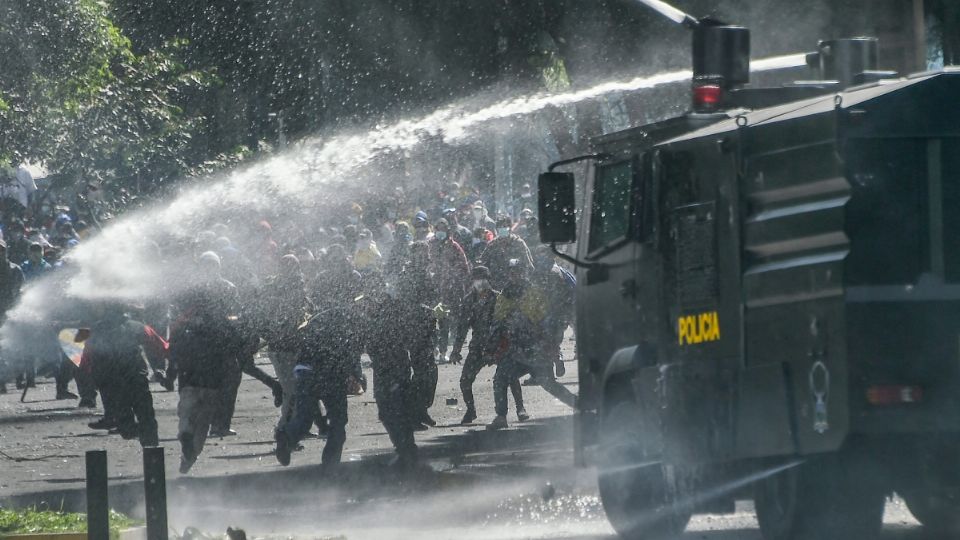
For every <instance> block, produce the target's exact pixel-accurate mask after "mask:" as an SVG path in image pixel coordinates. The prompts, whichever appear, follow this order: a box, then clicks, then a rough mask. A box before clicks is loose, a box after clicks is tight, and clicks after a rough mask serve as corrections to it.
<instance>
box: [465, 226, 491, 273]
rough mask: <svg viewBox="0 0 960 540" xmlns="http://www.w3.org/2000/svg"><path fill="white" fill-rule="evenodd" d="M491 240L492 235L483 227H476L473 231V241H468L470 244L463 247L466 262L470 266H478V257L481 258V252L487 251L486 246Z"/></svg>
mask: <svg viewBox="0 0 960 540" xmlns="http://www.w3.org/2000/svg"><path fill="white" fill-rule="evenodd" d="M492 238H493V233H492V232H490V231H488V230H486V229H484V228H483V227H477V228H476V229H474V230H473V239H472V240H470V244H468V245H466V246H463V249H464V250H465V251H466V253H467V260H469V261H470V264H471V265H476V264H480V262H479V261H480V257H481V256H483V252H484V251H485V250H486V249H487V244H488V243H489V242H490V240H491V239H492Z"/></svg>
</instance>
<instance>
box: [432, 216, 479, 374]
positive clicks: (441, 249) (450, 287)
mask: <svg viewBox="0 0 960 540" xmlns="http://www.w3.org/2000/svg"><path fill="white" fill-rule="evenodd" d="M451 235H452V232H451V230H450V224H449V223H447V220H446V219H443V218H441V219H439V220H437V223H436V225H435V226H434V236H433V240H430V242H429V244H430V260H431V262H432V266H431V271H432V273H433V276H434V280H435V281H436V283H437V286H438V287H440V301H441V302H442V303H443V307H444V309H445V310H446V316H444V317H441V318H440V319H439V320H438V321H437V323H438V324H437V326H438V328H437V332H438V334H437V348H438V352H439V355H440V357H441V358H442V359H443V360H444V361H445V360H447V358H446V355H447V349H448V348H449V347H450V341H451V337H453V334H455V332H456V325H455V324H454V323H455V322H456V320H457V319H458V318H459V317H460V302H461V301H462V300H463V295H464V294H466V292H467V283H468V282H469V280H470V263H468V262H467V256H466V255H464V253H463V248H462V247H461V246H460V244H459V243H457V241H456V240H454V239H453V237H452V236H451Z"/></svg>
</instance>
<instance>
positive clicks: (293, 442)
mask: <svg viewBox="0 0 960 540" xmlns="http://www.w3.org/2000/svg"><path fill="white" fill-rule="evenodd" d="M325 300H326V303H325V304H322V305H320V306H317V308H318V309H317V310H316V313H314V314H313V315H312V316H311V317H310V318H309V319H307V320H306V321H304V322H303V323H302V324H300V325H299V326H298V328H297V333H298V335H297V339H296V341H295V343H296V344H297V345H296V346H297V351H296V365H295V366H294V369H293V375H294V380H295V390H294V392H295V394H294V399H293V403H294V405H293V408H292V410H291V414H290V416H289V417H286V419H285V421H281V423H280V425H279V426H278V427H277V429H276V431H275V432H274V438H275V440H276V443H277V448H276V457H277V461H278V462H280V464H281V465H283V466H287V465H289V464H290V453H291V451H292V450H293V449H294V448H296V446H297V444H298V443H299V442H300V441H301V440H302V439H303V437H304V436H306V434H307V433H308V432H309V429H310V426H311V425H312V424H313V423H314V422H315V421H316V414H317V410H318V409H319V407H318V402H322V403H323V406H324V407H325V408H326V410H327V415H326V420H327V423H328V426H327V442H326V444H325V445H324V447H323V454H322V456H321V461H320V462H321V465H322V467H323V468H324V469H325V470H329V469H331V468H332V467H335V466H336V465H338V464H339V463H340V458H341V454H342V453H343V445H344V443H345V442H346V440H347V431H346V428H347V395H348V394H349V393H350V391H351V389H354V388H355V387H357V386H359V381H358V380H357V367H358V366H359V362H360V350H361V348H360V346H359V345H358V344H357V342H356V340H355V336H356V335H357V334H356V330H355V328H354V326H355V324H356V319H355V317H354V316H353V312H354V309H355V308H354V302H355V300H354V299H353V298H344V299H342V300H338V299H335V298H333V297H332V296H327V297H325Z"/></svg>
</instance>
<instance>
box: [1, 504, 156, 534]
mask: <svg viewBox="0 0 960 540" xmlns="http://www.w3.org/2000/svg"><path fill="white" fill-rule="evenodd" d="M142 524H143V523H142V522H140V521H137V520H135V519H131V518H129V517H127V516H125V515H123V514H121V513H120V512H116V511H113V510H111V511H110V537H111V538H118V537H119V535H120V531H122V530H124V529H129V528H131V527H136V526H139V525H142ZM86 530H87V515H86V514H77V513H68V512H53V511H50V510H37V509H36V508H30V509H27V510H7V509H4V508H0V538H3V537H5V536H7V535H11V534H36V533H60V532H86Z"/></svg>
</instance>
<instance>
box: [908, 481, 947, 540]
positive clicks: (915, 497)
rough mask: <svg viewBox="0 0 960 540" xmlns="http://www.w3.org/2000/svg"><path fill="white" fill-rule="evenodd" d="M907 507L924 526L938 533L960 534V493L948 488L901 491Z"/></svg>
mask: <svg viewBox="0 0 960 540" xmlns="http://www.w3.org/2000/svg"><path fill="white" fill-rule="evenodd" d="M900 496H901V497H903V500H904V501H906V503H907V508H909V509H910V512H911V513H912V514H913V517H915V518H917V521H919V522H920V523H922V524H923V526H924V528H926V529H927V530H929V531H931V532H934V533H936V534H938V535H949V537H950V538H954V537H956V536H958V535H960V493H955V492H953V493H951V492H948V491H947V490H937V489H933V490H921V489H918V490H910V491H905V492H903V493H900Z"/></svg>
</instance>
